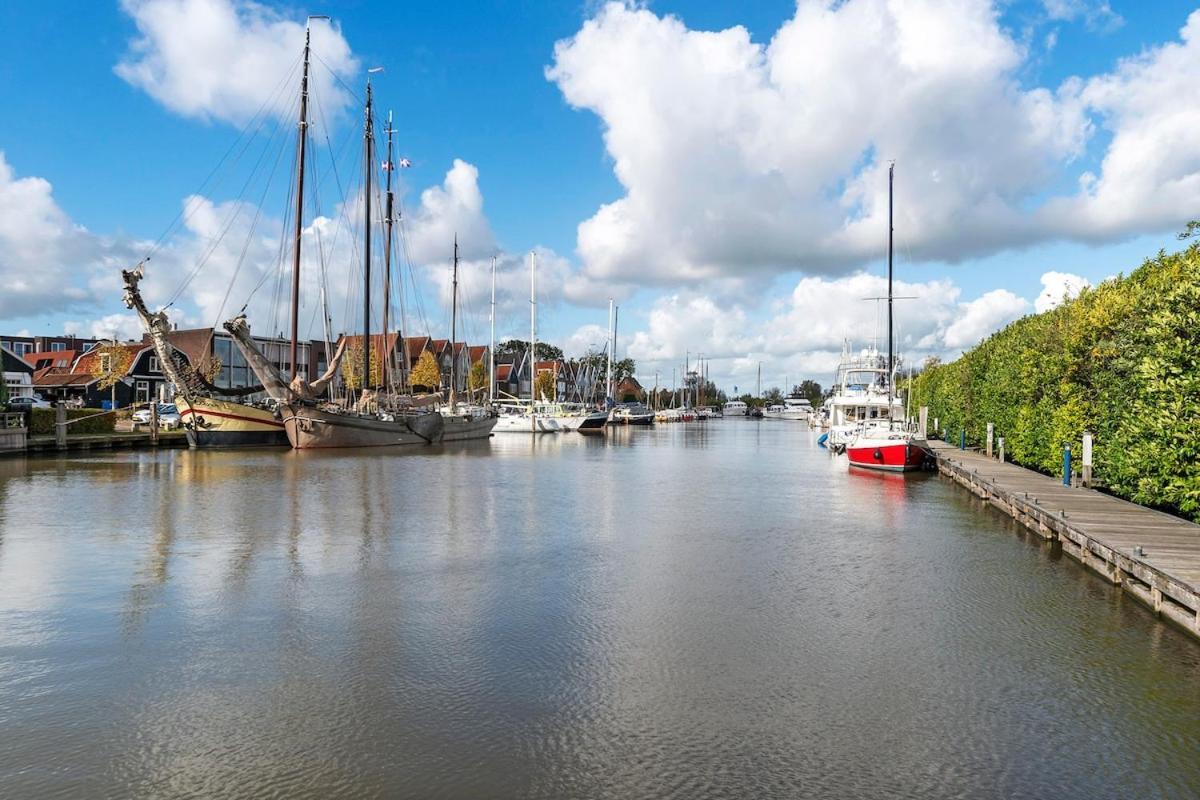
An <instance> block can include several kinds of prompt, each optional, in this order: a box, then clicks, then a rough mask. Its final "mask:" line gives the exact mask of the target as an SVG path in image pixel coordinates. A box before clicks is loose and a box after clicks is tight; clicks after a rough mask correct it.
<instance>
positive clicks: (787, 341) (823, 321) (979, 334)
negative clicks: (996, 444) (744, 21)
mask: <svg viewBox="0 0 1200 800" xmlns="http://www.w3.org/2000/svg"><path fill="white" fill-rule="evenodd" d="M894 290H895V294H896V295H897V296H901V297H911V298H914V299H912V300H897V301H896V302H895V304H894V314H895V329H896V337H895V347H896V352H897V353H898V354H899V355H901V356H902V357H903V358H904V359H905V362H906V363H910V364H918V363H920V362H921V361H922V360H923V359H924V358H925V357H926V356H931V355H936V356H942V357H947V356H949V357H952V356H955V355H957V354H958V352H959V351H960V350H962V349H965V348H969V347H971V346H973V345H975V344H976V343H978V342H979V341H980V340H982V339H983V338H985V337H987V336H988V335H990V334H991V333H993V332H994V331H996V330H997V329H999V328H1001V327H1003V326H1004V325H1006V324H1008V323H1009V322H1011V321H1013V320H1014V319H1016V318H1018V317H1020V316H1022V315H1023V314H1025V313H1027V312H1028V310H1029V303H1028V302H1027V301H1026V300H1023V299H1022V298H1020V297H1018V296H1017V295H1015V294H1013V293H1012V292H1009V291H1007V290H1004V289H998V290H993V291H990V292H986V293H985V294H983V295H982V296H980V297H978V298H976V299H974V300H963V299H962V298H961V295H962V290H961V289H960V288H959V287H958V286H957V285H955V284H954V283H953V282H952V281H949V280H932V281H926V282H908V281H896V282H895V286H894ZM886 294H887V280H886V279H885V278H883V277H880V276H877V275H871V274H868V273H865V272H858V273H854V274H852V275H848V276H844V277H840V278H823V277H818V276H809V277H805V278H801V279H800V280H799V281H797V283H796V285H795V286H794V287H793V289H792V291H791V293H790V294H789V295H788V296H787V298H786V299H785V300H782V301H780V302H779V303H777V305H776V308H775V309H774V312H773V313H771V314H769V315H767V316H766V317H765V318H763V317H760V316H757V315H754V314H752V313H750V312H749V311H747V309H745V308H743V307H741V306H738V305H734V306H728V305H723V304H719V303H717V302H714V301H713V300H712V299H711V298H709V297H707V296H704V295H685V294H673V295H668V296H665V297H662V298H660V299H659V300H658V301H657V302H656V303H655V305H654V306H653V308H652V309H651V311H650V313H649V314H648V316H647V318H646V322H645V323H644V326H642V327H641V328H640V329H639V330H637V331H636V332H635V333H633V334H631V336H630V337H629V344H628V355H630V356H632V357H633V358H635V359H637V361H638V369H639V372H640V373H641V374H642V375H647V374H653V372H654V371H655V370H660V371H661V370H670V369H671V368H672V366H675V365H678V366H682V363H683V361H684V359H685V358H686V357H687V355H688V353H689V352H690V354H691V356H692V358H695V356H696V355H697V353H703V354H704V356H705V358H706V359H711V374H712V376H713V378H714V380H716V381H717V382H718V383H719V384H720V385H726V386H731V385H734V384H737V385H739V386H742V387H747V386H751V385H753V381H754V380H755V379H756V378H757V370H758V366H759V364H760V363H762V364H763V365H764V369H765V370H767V372H766V373H765V374H766V377H764V385H765V386H770V385H779V384H780V382H781V380H782V378H783V377H784V376H790V378H791V379H794V382H799V381H800V380H801V379H802V378H805V377H818V378H819V377H822V376H828V374H829V373H832V372H833V370H834V368H835V367H836V365H837V363H838V361H839V360H840V359H841V356H842V351H843V348H847V347H848V348H850V349H851V350H857V349H859V348H862V347H866V346H871V345H874V346H877V347H878V348H880V349H881V350H883V349H886V347H887V307H886V304H885V303H884V302H883V301H882V300H879V299H878V298H881V297H885V296H886Z"/></svg>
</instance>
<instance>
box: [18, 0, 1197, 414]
mask: <svg viewBox="0 0 1200 800" xmlns="http://www.w3.org/2000/svg"><path fill="white" fill-rule="evenodd" d="M1195 11H1196V8H1195V6H1194V5H1191V4H1187V3H1178V2H1170V1H1169V0H1162V1H1161V2H1155V3H1142V2H1120V0H1108V1H1107V2H1105V1H1104V0H995V2H987V1H986V0H956V1H955V2H935V1H934V0H843V2H821V1H819V0H800V2H796V3H791V2H782V1H781V0H758V1H757V2H755V3H745V4H738V3H726V2H716V1H715V0H695V1H694V2H691V1H689V0H672V1H669V2H667V1H664V2H644V3H633V2H609V3H602V2H591V1H589V2H582V3H579V2H574V3H573V2H536V1H535V0H521V1H518V0H498V1H497V2H494V3H483V2H480V3H465V4H464V3H440V2H402V3H396V2H388V3H383V2H367V0H348V1H347V0H343V1H342V2H337V3H333V2H324V1H323V0H311V2H309V3H308V4H307V5H304V4H298V3H293V2H290V0H288V1H286V2H274V1H272V2H263V3H252V2H247V1H246V0H123V2H114V3H105V2H95V3H84V2H72V3H62V4H18V5H17V6H14V7H13V8H12V9H9V13H8V15H6V23H7V25H6V27H7V30H8V34H9V35H8V36H7V37H6V40H7V48H6V53H5V57H4V59H2V60H0V84H2V85H4V86H5V92H4V104H3V107H2V108H0V332H2V333H9V334H19V333H23V332H30V333H35V334H51V333H61V332H76V333H81V334H84V335H96V336H137V335H140V333H139V330H138V326H137V322H136V320H135V319H134V318H133V317H132V316H131V315H130V314H129V312H128V311H127V310H126V309H125V308H124V306H123V305H122V303H121V291H120V278H119V270H120V269H121V268H128V267H129V266H131V265H133V264H135V263H137V262H138V261H140V260H142V259H143V258H145V257H146V256H149V257H150V260H149V262H147V264H146V271H147V278H146V282H145V284H144V287H145V293H146V296H147V300H148V301H149V302H150V304H151V305H153V306H155V307H167V309H168V313H169V314H170V315H171V317H172V319H173V320H174V321H176V322H177V323H179V324H180V325H181V326H207V325H212V324H214V323H219V322H220V321H221V320H224V319H228V318H229V317H231V316H233V315H234V314H236V313H238V312H239V311H242V310H243V309H244V311H245V313H246V314H247V316H248V318H249V319H250V322H251V325H252V327H253V329H254V330H255V331H256V332H263V333H266V332H272V331H280V330H283V329H284V328H285V327H286V318H287V310H286V303H285V302H284V301H283V298H285V297H286V286H287V280H288V274H289V273H288V270H290V262H291V256H290V249H289V248H290V241H291V239H290V236H289V235H288V234H286V233H285V231H287V230H290V226H291V225H294V218H293V217H292V212H291V210H290V206H291V201H290V200H289V197H290V196H291V194H290V176H291V174H293V171H294V167H292V166H291V165H292V161H293V158H294V138H291V137H294V132H295V119H296V112H297V105H298V97H299V90H298V84H299V64H300V59H301V51H302V48H303V38H304V29H305V24H306V20H307V19H308V17H309V15H327V16H328V17H329V19H328V20H324V19H316V20H313V21H312V22H311V31H312V42H313V47H312V49H313V54H314V59H313V69H312V72H313V80H312V83H313V85H312V93H311V97H312V104H313V108H312V110H313V114H312V125H311V126H310V141H311V142H312V146H311V148H310V150H311V157H310V158H311V160H310V163H309V171H308V172H307V173H306V174H308V175H309V183H308V185H309V191H308V194H309V200H308V204H307V206H306V209H305V212H304V215H303V217H302V224H303V231H304V233H303V246H302V253H303V259H302V269H301V275H302V276H303V283H304V287H303V290H302V313H301V328H302V332H304V333H307V334H308V335H311V336H313V337H320V336H322V335H323V333H322V331H323V325H322V323H321V313H320V312H321V310H322V309H325V308H327V309H328V311H329V316H330V320H331V325H332V328H333V332H334V333H335V334H336V333H337V332H340V331H342V330H357V329H358V328H359V327H360V326H361V312H360V311H358V310H357V309H359V308H360V305H361V288H360V284H361V273H360V270H361V244H360V242H359V237H361V233H360V232H359V233H356V232H355V231H356V228H357V225H358V222H357V219H358V215H359V213H360V212H359V211H357V210H356V209H357V208H358V207H359V206H360V205H361V202H360V198H361V196H362V192H361V175H360V173H361V171H362V170H361V163H362V155H361V153H362V150H361V142H362V132H361V130H362V127H361V126H362V119H363V111H362V103H363V99H364V94H365V90H364V86H365V82H366V80H367V77H368V69H371V68H376V67H381V68H382V71H379V72H375V73H372V74H371V81H372V91H373V96H374V100H375V103H376V111H377V116H376V120H377V126H376V127H377V131H379V132H381V131H383V130H384V129H385V128H386V124H385V120H386V115H387V112H388V111H391V112H392V114H393V120H394V122H393V129H394V131H395V140H396V157H397V159H398V158H401V157H403V158H405V159H407V160H408V162H409V163H411V167H409V168H406V169H400V170H396V171H394V172H393V173H392V174H393V176H394V177H395V178H396V180H397V181H398V185H397V189H398V192H399V202H400V205H401V207H402V213H401V217H402V222H401V224H400V225H399V226H398V231H399V234H400V235H399V239H398V245H397V251H396V258H397V261H398V262H399V265H400V268H401V273H402V275H403V277H402V279H401V280H402V284H403V288H402V293H403V297H401V296H400V295H401V290H397V301H398V302H401V301H402V302H403V306H404V320H405V323H406V326H407V329H408V331H410V332H413V333H430V334H432V335H435V336H441V337H445V336H448V335H449V327H450V320H449V318H450V313H449V307H450V301H449V300H450V294H451V288H450V284H451V277H450V276H451V267H450V264H451V259H452V253H453V247H454V240H455V237H456V236H457V240H458V244H459V255H460V282H459V293H460V294H459V296H460V298H461V300H460V324H461V328H460V338H469V339H471V340H472V341H476V342H486V340H487V337H488V328H489V325H488V296H489V291H490V268H491V261H492V258H493V257H495V258H496V261H497V264H498V278H497V284H498V308H497V315H496V329H497V337H498V338H504V337H506V336H518V337H521V338H527V337H528V331H529V280H530V275H529V260H530V256H529V254H530V253H531V252H534V253H536V261H537V286H538V327H539V331H538V338H539V339H541V340H546V341H551V342H553V343H555V344H558V345H560V346H562V347H563V348H564V349H565V350H566V351H567V353H568V355H580V354H582V353H583V352H585V351H586V350H587V349H589V348H599V347H602V346H603V343H604V340H605V338H606V329H607V325H608V302H609V298H613V299H614V300H615V302H616V303H617V304H618V305H619V307H620V311H619V330H618V355H619V356H622V357H624V356H629V357H632V358H634V359H635V360H636V362H637V364H638V374H639V377H640V378H641V379H642V381H643V383H653V382H654V381H655V380H656V379H657V380H658V381H659V383H660V384H664V385H669V383H670V381H671V380H672V377H671V376H672V371H673V370H674V371H675V372H676V373H678V372H681V371H682V366H683V364H684V362H685V359H687V360H689V361H690V360H693V359H695V358H696V355H697V354H698V353H702V354H704V356H705V358H706V359H708V362H709V372H710V375H711V376H712V378H713V379H714V380H715V381H716V382H717V383H718V385H719V386H721V387H722V388H725V389H727V390H732V389H733V387H734V386H737V387H738V389H739V391H744V390H746V389H748V388H753V386H754V383H755V378H756V375H757V372H758V369H759V365H760V364H761V369H762V375H763V384H764V387H765V386H785V385H790V384H795V383H798V382H799V381H800V380H802V379H805V378H812V379H816V380H818V381H820V382H822V383H828V380H829V377H830V374H831V373H832V371H833V369H834V367H835V365H836V363H837V361H838V358H839V354H840V352H841V350H842V346H843V342H845V341H849V342H850V343H851V344H852V345H853V346H854V347H856V348H857V347H862V346H865V345H867V344H870V343H871V342H872V341H874V340H876V339H880V340H881V337H882V336H884V335H885V331H884V330H883V328H882V327H881V320H882V319H883V315H882V307H881V304H880V303H879V301H877V300H871V299H868V298H874V297H878V296H880V295H881V294H883V293H884V292H885V291H886V277H885V276H886V261H885V254H886V243H887V214H888V201H887V187H888V168H889V164H891V163H893V162H894V164H895V279H896V282H897V283H896V288H897V294H898V295H902V296H904V297H906V298H912V299H904V300H900V301H898V302H897V303H896V315H897V325H896V329H897V330H896V333H897V341H898V347H899V350H900V351H901V352H902V353H903V355H904V357H905V358H906V359H907V360H908V361H909V363H914V364H919V363H920V362H921V361H922V360H923V359H925V358H927V357H930V356H938V357H941V358H953V357H954V356H956V355H957V354H958V353H960V352H962V351H963V350H965V349H968V348H970V347H971V346H973V345H974V344H976V343H977V342H979V341H980V340H981V339H982V338H984V337H986V336H987V335H989V334H990V333H992V332H994V331H995V330H997V329H999V328H1001V327H1003V326H1004V325H1006V324H1008V323H1009V322H1011V321H1012V320H1014V319H1017V318H1019V317H1021V316H1023V315H1025V314H1029V313H1035V312H1037V311H1043V310H1046V309H1047V308H1050V307H1052V306H1053V305H1054V304H1056V303H1057V302H1060V301H1061V299H1062V298H1063V297H1064V296H1066V295H1069V294H1071V293H1073V292H1077V291H1078V290H1079V288H1080V287H1082V286H1086V285H1089V284H1096V283H1099V282H1100V281H1102V280H1104V279H1106V278H1109V277H1112V276H1114V275H1118V274H1120V273H1127V272H1129V271H1131V270H1132V269H1135V268H1136V267H1137V266H1138V265H1139V264H1140V263H1141V262H1142V261H1143V260H1144V259H1145V258H1147V257H1149V256H1152V255H1154V254H1155V253H1156V252H1158V251H1159V250H1160V249H1167V250H1172V249H1177V248H1178V246H1179V243H1178V242H1177V241H1176V238H1175V233H1176V232H1177V231H1180V230H1182V228H1183V226H1184V224H1185V223H1186V221H1187V220H1189V219H1192V218H1194V217H1196V216H1200V214H1198V213H1197V208H1198V207H1200V202H1198V201H1200V137H1196V136H1195V131H1196V130H1198V129H1200V108H1197V107H1196V105H1195V104H1194V103H1192V102H1190V98H1191V97H1192V96H1193V94H1194V87H1195V86H1196V85H1197V83H1198V79H1200V13H1193V12H1195ZM381 140H382V136H381ZM378 160H382V156H379V157H378ZM383 177H384V174H383V173H382V172H381V171H379V170H375V174H374V177H373V180H375V181H380V180H382V179H383ZM377 218H378V215H377ZM359 230H360V229H359ZM377 252H378V251H377ZM322 277H323V279H322ZM376 297H378V293H377V294H376ZM379 313H380V312H379V309H378V307H376V308H375V310H374V311H373V315H375V316H376V324H378V314H379ZM656 373H657V377H656Z"/></svg>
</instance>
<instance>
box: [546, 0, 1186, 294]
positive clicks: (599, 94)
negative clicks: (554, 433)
mask: <svg viewBox="0 0 1200 800" xmlns="http://www.w3.org/2000/svg"><path fill="white" fill-rule="evenodd" d="M1079 8H1080V9H1084V6H1083V5H1082V4H1081V5H1079ZM1087 8H1090V9H1092V10H1093V13H1102V12H1101V11H1097V10H1096V9H1102V8H1103V4H1089V5H1088V6H1087ZM1057 10H1058V11H1060V12H1061V13H1062V14H1065V13H1066V11H1067V10H1068V9H1067V8H1066V6H1063V7H1062V8H1059V9H1057ZM1077 13H1081V14H1082V13H1084V12H1083V10H1080V11H1078V12H1077ZM1197 20H1200V15H1196V20H1193V21H1189V23H1188V26H1187V27H1186V28H1185V29H1184V32H1183V41H1182V42H1181V43H1172V44H1167V45H1164V46H1162V47H1160V48H1157V49H1154V50H1151V51H1148V52H1147V54H1146V55H1144V56H1139V57H1138V58H1136V59H1133V60H1131V61H1128V62H1122V64H1120V65H1119V66H1118V67H1117V69H1116V70H1115V71H1114V72H1113V73H1111V74H1109V75H1103V76H1099V77H1096V78H1093V79H1091V80H1089V81H1086V82H1085V81H1082V80H1080V79H1076V78H1072V79H1068V80H1066V81H1064V82H1063V83H1062V84H1061V85H1060V86H1058V87H1030V88H1027V87H1024V86H1022V85H1021V83H1020V79H1019V76H1020V75H1021V73H1022V71H1023V68H1024V67H1025V65H1026V64H1027V63H1028V62H1029V59H1030V58H1031V57H1032V56H1031V54H1030V52H1029V50H1028V48H1027V46H1026V45H1025V44H1023V43H1021V42H1019V41H1017V40H1016V39H1014V38H1013V36H1012V35H1011V34H1010V33H1009V32H1008V31H1007V30H1006V29H1004V28H1003V27H1002V26H1001V24H1000V22H999V19H998V6H997V5H995V4H993V3H990V2H985V0H971V1H969V2H968V1H966V0H964V2H958V3H940V2H932V0H846V2H841V3H828V2H818V0H800V2H798V3H797V7H796V13H795V16H794V17H793V19H791V20H790V21H788V22H787V23H785V24H784V25H783V26H782V27H781V28H780V29H779V30H778V31H777V32H776V33H775V35H774V37H773V38H772V39H771V41H770V43H769V44H768V45H766V46H764V45H761V44H758V43H755V42H753V41H752V40H751V39H750V36H749V33H748V32H747V31H746V30H745V29H744V28H742V27H734V28H730V29H727V30H723V31H719V32H707V31H693V30H689V29H688V28H687V27H686V26H685V25H684V24H683V23H682V22H681V21H680V20H678V19H676V18H674V17H671V16H664V17H660V16H657V15H655V14H654V13H653V12H651V11H650V10H648V9H645V8H643V7H640V6H637V5H632V4H628V5H627V4H623V3H609V4H607V5H605V6H603V7H602V8H601V9H600V10H599V11H598V12H597V13H596V15H595V16H594V17H593V18H592V19H589V20H588V21H586V22H585V23H584V25H583V26H582V28H581V29H580V30H579V31H578V32H577V33H576V34H575V35H574V36H573V37H571V38H569V39H566V40H563V41H560V42H559V43H558V44H557V45H556V47H555V57H554V61H553V64H552V65H551V66H550V67H549V68H548V69H547V73H546V74H547V77H548V78H549V79H550V80H551V81H553V82H554V83H556V84H557V86H558V87H559V89H560V90H561V91H562V93H563V96H564V97H565V99H566V100H567V101H568V102H569V103H570V104H571V105H572V106H574V107H576V108H580V109H586V110H589V111H592V112H594V113H595V114H596V115H597V116H598V117H599V118H600V120H601V121H602V123H603V125H604V142H605V146H606V148H607V150H608V153H609V155H610V156H611V157H612V159H613V170H614V173H615V175H616V177H617V179H618V180H619V181H620V183H621V184H622V186H623V187H624V195H623V196H622V197H621V198H619V199H617V200H615V201H613V202H611V203H607V204H605V205H603V206H601V207H600V208H599V209H597V211H596V212H595V214H594V215H593V216H592V217H591V218H590V219H587V220H585V221H584V222H582V223H581V224H580V226H579V230H578V248H579V253H580V256H581V257H582V259H583V267H584V270H585V274H586V275H588V276H589V277H592V278H595V279H602V280H627V281H632V280H637V281H640V282H642V283H646V282H658V283H661V284H665V285H669V284H673V283H677V282H679V281H694V280H708V279H713V278H717V277H729V276H743V277H744V276H748V275H753V274H755V273H777V272H785V271H790V270H795V269H800V270H803V271H805V272H807V273H809V274H821V273H826V274H838V273H844V272H846V271H848V270H851V269H855V268H858V267H859V266H861V264H862V263H863V262H864V261H866V260H869V259H871V258H874V257H877V256H878V255H879V254H880V252H881V251H882V250H883V248H884V243H885V241H886V230H887V223H886V218H887V162H888V161H889V160H890V159H895V160H896V162H897V168H896V169H897V180H896V231H897V243H898V245H899V246H900V247H904V248H907V249H908V251H909V252H910V253H911V255H912V256H913V257H914V258H918V259H933V260H946V261H959V260H963V259H966V258H970V257H972V256H977V255H982V254H989V253H994V252H998V251H1002V250H1005V249H1009V248H1013V247H1023V246H1028V245H1030V244H1033V243H1036V242H1039V241H1045V240H1049V239H1060V238H1075V239H1085V240H1095V239H1105V240H1112V239H1115V238H1120V237H1124V236H1127V235H1130V234H1132V233H1134V232H1147V231H1158V230H1162V229H1164V228H1167V229H1169V228H1173V227H1175V226H1176V225H1178V224H1179V222H1180V220H1181V219H1182V218H1184V217H1186V216H1187V215H1188V214H1189V213H1190V212H1188V211H1186V209H1188V208H1194V207H1195V206H1196V204H1197V201H1200V142H1198V140H1196V137H1194V136H1191V135H1190V131H1194V130H1195V129H1196V127H1197V123H1198V122H1200V120H1197V115H1200V111H1197V110H1196V109H1195V108H1194V107H1193V105H1192V104H1188V103H1181V102H1179V98H1180V97H1186V96H1188V94H1189V91H1190V90H1189V88H1188V87H1189V86H1194V85H1195V84H1196V82H1197V79H1198V78H1200V74H1198V72H1200V54H1198V53H1197V52H1196V51H1195V47H1196V46H1197V45H1196V44H1194V42H1193V40H1194V39H1200V37H1198V36H1194V35H1193V31H1195V30H1200V21H1197ZM1102 129H1103V130H1105V131H1107V132H1108V133H1111V134H1112V143H1111V146H1110V147H1109V149H1108V151H1107V153H1106V155H1105V157H1104V159H1103V167H1102V171H1101V174H1100V175H1099V176H1092V177H1088V178H1085V180H1084V182H1083V183H1082V184H1081V187H1082V189H1081V191H1080V192H1079V194H1078V196H1076V197H1064V196H1061V195H1059V196H1057V197H1056V196H1055V193H1056V192H1058V191H1059V189H1058V187H1059V186H1061V185H1062V183H1063V180H1064V178H1066V179H1069V178H1070V177H1071V176H1072V174H1074V172H1075V171H1077V170H1079V169H1080V167H1079V166H1078V165H1079V164H1080V163H1082V161H1083V157H1084V156H1086V155H1088V145H1089V142H1091V141H1093V140H1097V137H1096V133H1097V131H1099V130H1102ZM1097 141H1099V140H1097ZM1097 146H1100V145H1099V144H1097ZM1156 187H1164V191H1161V192H1160V193H1158V194H1156V193H1155V191H1154V190H1155V188H1156ZM1131 197H1133V198H1136V201H1137V202H1132V201H1131V200H1130V198H1131ZM1047 198H1051V199H1049V200H1048V199H1047Z"/></svg>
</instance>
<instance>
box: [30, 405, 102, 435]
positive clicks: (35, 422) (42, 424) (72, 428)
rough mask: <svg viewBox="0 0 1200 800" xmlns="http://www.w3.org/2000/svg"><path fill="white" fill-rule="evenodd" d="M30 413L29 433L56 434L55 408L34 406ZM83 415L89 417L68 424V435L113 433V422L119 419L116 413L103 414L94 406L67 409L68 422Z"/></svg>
mask: <svg viewBox="0 0 1200 800" xmlns="http://www.w3.org/2000/svg"><path fill="white" fill-rule="evenodd" d="M29 414H30V419H29V433H30V435H31V436H53V435H54V414H55V409H53V408H33V409H30V411H29ZM81 417H88V419H85V420H82V421H81V422H75V423H72V424H70V425H68V426H67V435H68V436H73V435H75V434H80V433H112V432H113V424H114V423H115V422H116V421H117V417H116V415H115V414H103V413H101V412H100V411H97V410H96V409H94V408H71V409H67V421H68V422H70V421H71V420H73V419H80V418H81Z"/></svg>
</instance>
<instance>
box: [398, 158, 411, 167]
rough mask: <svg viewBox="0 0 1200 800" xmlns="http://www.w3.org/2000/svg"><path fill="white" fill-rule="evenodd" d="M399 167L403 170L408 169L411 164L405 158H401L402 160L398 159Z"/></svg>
mask: <svg viewBox="0 0 1200 800" xmlns="http://www.w3.org/2000/svg"><path fill="white" fill-rule="evenodd" d="M400 166H401V167H402V168H403V169H408V168H409V167H411V166H412V162H411V161H409V160H408V159H407V158H402V159H400Z"/></svg>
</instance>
